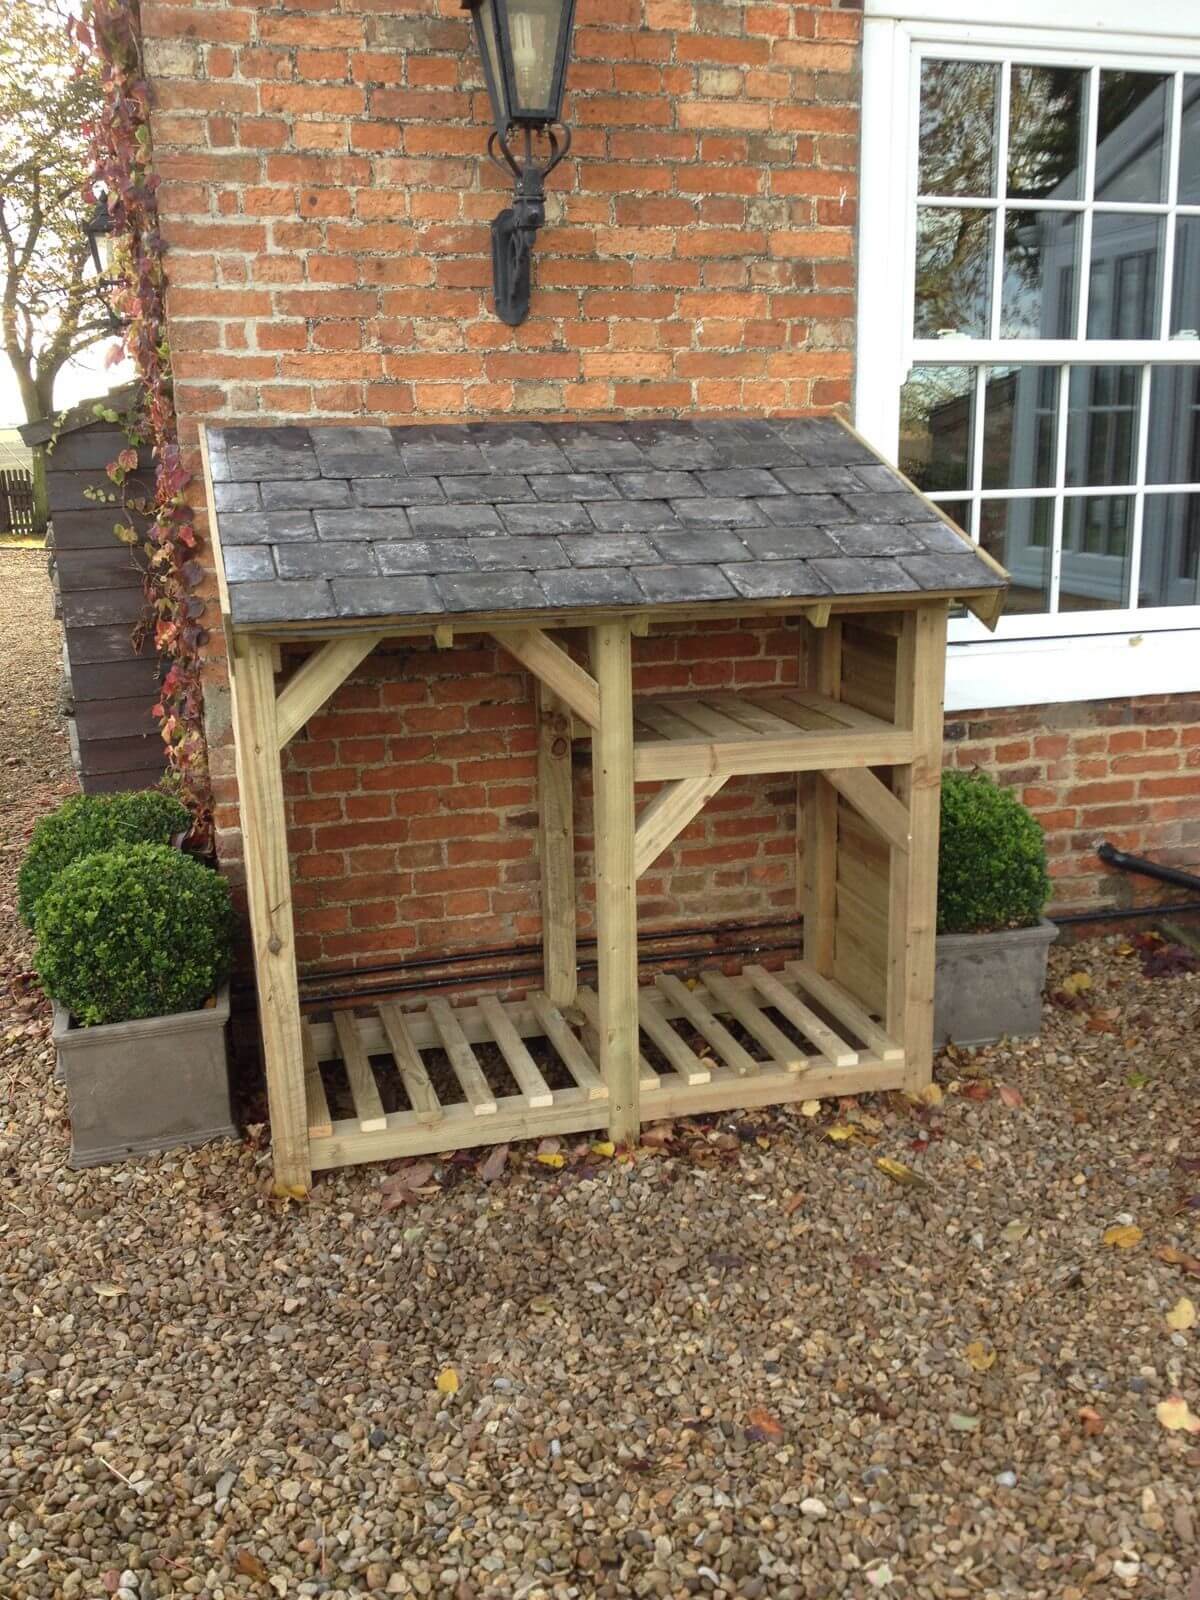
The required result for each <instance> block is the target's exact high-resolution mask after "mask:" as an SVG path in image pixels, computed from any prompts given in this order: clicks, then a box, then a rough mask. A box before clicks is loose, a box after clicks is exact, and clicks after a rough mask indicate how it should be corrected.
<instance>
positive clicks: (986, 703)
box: [946, 627, 1200, 711]
mask: <svg viewBox="0 0 1200 1600" xmlns="http://www.w3.org/2000/svg"><path fill="white" fill-rule="evenodd" d="M1198 691H1200V627H1197V628H1179V629H1173V630H1171V631H1159V632H1145V633H1135V632H1128V633H1106V634H1086V635H1075V636H1072V637H1067V638H1064V637H1059V638H1045V639H993V640H990V641H988V642H987V643H961V644H952V645H951V646H950V648H949V652H948V655H947V660H946V710H947V711H986V710H993V709H997V708H1000V707H1004V706H1037V705H1059V704H1063V703H1068V702H1071V701H1080V700H1117V699H1121V700H1125V699H1130V698H1132V697H1133V696H1135V695H1147V694H1195V693H1197V692H1198Z"/></svg>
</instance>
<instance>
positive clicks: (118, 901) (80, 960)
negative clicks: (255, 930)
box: [35, 844, 233, 1027]
mask: <svg viewBox="0 0 1200 1600" xmlns="http://www.w3.org/2000/svg"><path fill="white" fill-rule="evenodd" d="M37 941H38V947H37V958H36V962H35V965H36V968H37V973H38V977H39V978H40V979H41V981H42V987H43V988H44V989H45V991H46V993H47V994H48V995H50V996H51V998H52V999H54V1000H57V1001H58V1003H59V1005H61V1006H65V1007H66V1009H67V1010H68V1011H69V1012H70V1013H71V1015H72V1017H73V1018H74V1020H75V1022H76V1024H77V1025H82V1026H85V1027H87V1026H92V1025H94V1024H96V1023H103V1022H131V1021H133V1020H135V1019H136V1018H138V1017H159V1016H166V1015H168V1014H169V1013H170V1012H173V1011H195V1010H197V1009H198V1008H199V1007H200V1006H202V1005H203V1004H204V1002H205V1001H206V1000H207V999H208V997H209V995H211V994H212V993H213V992H214V991H215V990H216V988H217V986H218V985H219V984H220V983H221V982H222V981H223V980H224V979H225V978H226V977H227V976H228V974H229V969H230V965H231V959H232V948H233V909H232V906H231V904H230V899H229V886H228V884H227V883H226V882H225V880H224V878H221V877H219V876H218V874H217V873H215V872H214V871H212V869H211V868H209V867H205V866H203V865H202V864H201V863H200V862H199V861H197V860H196V859H195V858H194V857H193V856H186V855H184V854H182V852H181V851H179V850H173V849H171V847H170V846H169V845H163V844H134V845H119V846H117V848H115V849H113V850H101V851H98V852H97V853H95V854H93V855H90V856H85V857H84V858H83V860H81V861H76V862H75V863H74V865H72V866H69V867H65V868H64V869H63V871H62V872H60V873H59V875H58V877H57V878H56V879H55V880H54V882H53V884H51V886H50V888H49V889H47V890H46V892H45V894H44V895H43V896H42V899H41V902H40V904H39V906H38V913H37Z"/></svg>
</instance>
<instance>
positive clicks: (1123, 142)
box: [1096, 72, 1170, 201]
mask: <svg viewBox="0 0 1200 1600" xmlns="http://www.w3.org/2000/svg"><path fill="white" fill-rule="evenodd" d="M1169 83H1170V79H1169V78H1166V77H1160V76H1159V75H1158V74H1157V73H1153V72H1102V73H1101V74H1100V107H1099V117H1098V129H1097V141H1096V199H1097V200H1151V201H1157V200H1164V199H1166V181H1165V180H1166V161H1165V160H1164V156H1163V152H1164V149H1165V147H1166V132H1167V90H1168V85H1169Z"/></svg>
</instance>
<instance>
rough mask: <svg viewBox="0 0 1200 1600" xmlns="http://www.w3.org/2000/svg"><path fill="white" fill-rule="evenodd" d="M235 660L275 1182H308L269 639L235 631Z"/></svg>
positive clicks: (296, 1185)
mask: <svg viewBox="0 0 1200 1600" xmlns="http://www.w3.org/2000/svg"><path fill="white" fill-rule="evenodd" d="M229 669H230V671H229V676H230V685H231V689H232V700H233V732H234V741H235V746H234V748H235V755H236V760H237V778H238V801H239V806H240V809H241V821H242V843H243V849H244V851H245V857H246V890H247V895H248V898H249V902H250V929H251V934H252V939H253V945H254V971H255V978H256V980H257V986H258V1019H259V1027H260V1029H261V1032H262V1044H263V1060H264V1063H265V1066H266V1071H267V1098H268V1101H269V1103H270V1109H271V1154H272V1158H273V1160H274V1163H275V1180H276V1182H277V1183H279V1184H282V1185H284V1186H286V1187H287V1188H291V1189H307V1188H308V1187H309V1185H310V1183H311V1182H312V1168H311V1166H310V1164H309V1151H308V1118H307V1113H306V1109H305V1106H306V1102H305V1090H304V1047H303V1040H302V1037H301V1026H300V995H299V989H298V985H297V982H296V942H295V934H294V930H293V925H292V886H291V876H290V873H289V869H288V848H287V818H286V816H285V813H284V807H283V775H282V772H281V770H280V758H279V731H278V727H277V724H276V720H275V678H274V672H273V669H272V661H271V646H270V645H269V644H266V643H264V642H263V641H261V640H259V639H254V638H238V637H236V636H235V637H234V638H233V639H232V640H231V649H230V656H229Z"/></svg>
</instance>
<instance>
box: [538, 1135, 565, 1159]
mask: <svg viewBox="0 0 1200 1600" xmlns="http://www.w3.org/2000/svg"><path fill="white" fill-rule="evenodd" d="M561 1149H562V1140H561V1139H542V1140H541V1141H540V1142H539V1143H538V1147H537V1153H538V1155H539V1156H556V1155H558V1153H559V1151H560V1150H561Z"/></svg>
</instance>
